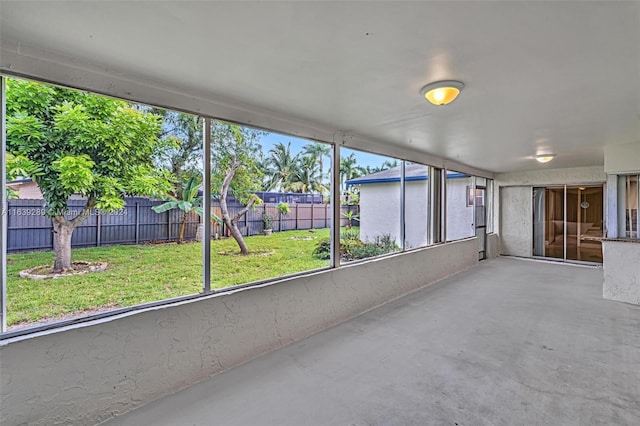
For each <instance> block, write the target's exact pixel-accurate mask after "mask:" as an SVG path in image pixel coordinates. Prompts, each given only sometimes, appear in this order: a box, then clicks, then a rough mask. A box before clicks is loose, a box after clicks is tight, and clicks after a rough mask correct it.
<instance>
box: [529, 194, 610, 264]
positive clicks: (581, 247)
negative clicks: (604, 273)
mask: <svg viewBox="0 0 640 426" xmlns="http://www.w3.org/2000/svg"><path fill="white" fill-rule="evenodd" d="M603 202H604V201H603V190H602V186H586V185H585V186H563V187H538V188H534V189H533V206H534V208H533V255H534V256H540V257H548V258H554V259H562V260H569V261H581V262H595V263H602V247H601V243H600V238H602V236H603V232H604V226H603V212H604V205H603Z"/></svg>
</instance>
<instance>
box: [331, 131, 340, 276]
mask: <svg viewBox="0 0 640 426" xmlns="http://www.w3.org/2000/svg"><path fill="white" fill-rule="evenodd" d="M333 141H334V143H333V146H332V148H333V149H332V154H331V267H332V268H338V267H340V201H341V200H340V143H341V142H342V133H341V132H338V133H336V134H335V135H334V140H333Z"/></svg>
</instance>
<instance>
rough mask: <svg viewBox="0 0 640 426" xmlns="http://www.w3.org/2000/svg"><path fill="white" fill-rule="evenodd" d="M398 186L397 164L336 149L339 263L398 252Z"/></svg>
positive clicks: (399, 190)
mask: <svg viewBox="0 0 640 426" xmlns="http://www.w3.org/2000/svg"><path fill="white" fill-rule="evenodd" d="M400 183H401V161H400V160H398V159H395V158H391V157H384V156H381V155H375V154H369V153H365V152H361V151H356V150H353V149H348V148H341V149H340V186H341V187H340V204H341V208H340V210H341V214H340V216H341V218H340V219H341V223H340V258H341V259H340V260H341V262H348V261H352V260H358V259H364V258H368V257H373V256H380V255H383V254H387V253H392V252H395V251H398V250H400V249H401V247H402V235H401V226H400V225H401V212H402V209H401V202H402V197H401V185H400Z"/></svg>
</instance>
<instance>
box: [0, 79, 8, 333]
mask: <svg viewBox="0 0 640 426" xmlns="http://www.w3.org/2000/svg"><path fill="white" fill-rule="evenodd" d="M5 82H6V78H4V77H2V76H0V139H1V140H2V142H1V143H0V151H1V152H0V163H1V164H0V182H1V185H0V201H1V202H2V221H1V222H0V246H1V248H0V260H1V261H2V265H1V266H0V268H2V271H1V272H0V280H2V288H1V289H0V331H1V332H5V331H6V330H7V269H6V266H7V232H8V230H7V224H8V222H9V215H8V212H7V161H6V158H5V157H6V155H5V154H6V152H7V137H6V133H7V132H6V128H5V126H6V123H7V117H6V115H7V109H6V87H5Z"/></svg>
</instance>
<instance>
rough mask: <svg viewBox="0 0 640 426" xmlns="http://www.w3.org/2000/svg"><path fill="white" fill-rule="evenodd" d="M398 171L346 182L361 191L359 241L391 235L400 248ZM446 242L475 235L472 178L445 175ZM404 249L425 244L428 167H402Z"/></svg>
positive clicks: (385, 171) (383, 172) (395, 169)
mask: <svg viewBox="0 0 640 426" xmlns="http://www.w3.org/2000/svg"><path fill="white" fill-rule="evenodd" d="M400 175H401V170H400V167H394V168H391V169H387V170H383V171H381V172H377V173H372V174H370V175H367V176H362V177H359V178H356V179H351V180H349V181H347V186H348V187H350V186H351V187H353V186H359V188H360V239H362V241H369V242H371V241H373V240H374V239H375V238H376V237H377V236H381V235H384V234H391V235H392V236H393V237H394V238H395V240H396V244H398V245H400V243H401V241H400V239H401V238H400V233H401V232H400V215H401V210H400V205H401V204H400ZM446 188H447V189H446V194H447V195H446V206H447V207H446V218H447V226H446V237H447V238H446V239H447V240H448V241H452V240H459V239H462V238H467V237H471V236H473V235H474V233H475V230H474V221H473V201H472V200H470V192H471V191H472V188H473V178H472V177H471V176H469V175H466V174H462V173H458V172H452V171H448V172H447V182H446ZM405 197H406V200H407V203H406V209H405V247H406V248H413V247H422V246H424V245H426V244H427V223H428V218H427V212H428V206H427V200H428V167H426V166H424V165H422V164H408V165H406V166H405Z"/></svg>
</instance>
